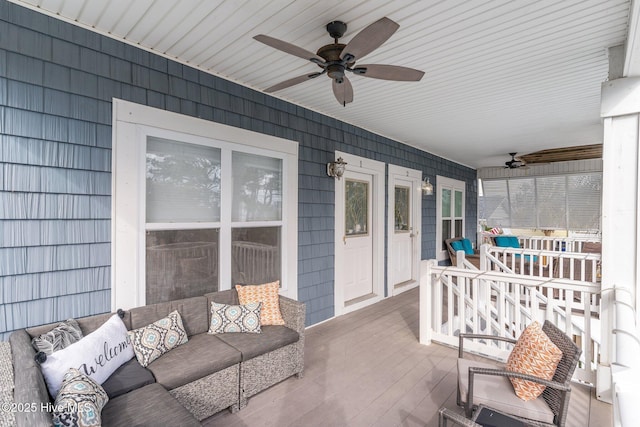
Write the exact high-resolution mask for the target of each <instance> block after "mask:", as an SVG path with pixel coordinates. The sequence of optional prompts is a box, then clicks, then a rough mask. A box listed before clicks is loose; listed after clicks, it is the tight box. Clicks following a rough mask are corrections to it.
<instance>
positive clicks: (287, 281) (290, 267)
mask: <svg viewBox="0 0 640 427" xmlns="http://www.w3.org/2000/svg"><path fill="white" fill-rule="evenodd" d="M158 132H160V133H161V134H162V135H163V136H165V137H166V136H167V135H170V134H172V133H175V134H177V135H180V137H181V138H182V139H184V137H185V135H186V136H187V138H188V139H193V141H198V142H200V143H204V144H205V145H206V141H207V140H209V141H211V140H215V141H216V145H217V146H218V145H222V146H226V147H228V148H233V147H235V148H236V149H241V150H242V151H245V152H250V153H256V154H262V155H269V154H270V153H271V155H274V154H277V156H278V157H280V158H282V159H283V183H282V185H283V212H282V220H281V221H280V223H279V224H278V223H277V222H276V221H273V222H271V221H269V222H268V225H270V226H273V225H279V226H281V227H282V236H283V238H282V269H281V271H282V280H281V289H280V293H281V294H282V295H285V296H287V297H289V298H292V299H297V296H298V295H297V294H298V286H297V278H298V143H297V142H295V141H289V140H286V139H282V138H277V137H274V136H270V135H264V134H260V133H256V132H252V131H248V130H244V129H240V128H235V127H231V126H226V125H222V124H219V123H214V122H210V121H206V120H202V119H198V118H195V117H190V116H185V115H181V114H177V113H173V112H170V111H165V110H160V109H157V108H152V107H147V106H144V105H140V104H135V103H132V102H128V101H123V100H120V99H114V100H113V130H112V138H113V150H112V171H111V177H112V178H111V179H112V201H111V203H112V205H111V218H112V227H111V230H112V236H111V242H112V243H111V260H112V262H111V307H112V309H113V310H116V309H118V308H123V309H128V308H132V307H138V306H141V305H145V206H144V204H145V174H144V170H145V168H144V165H145V144H144V143H143V142H144V141H146V136H147V135H149V134H153V133H158ZM265 147H268V149H265ZM227 173H229V174H230V173H231V172H230V171H228V172H227ZM222 197H223V199H222V201H221V202H222V203H225V202H227V203H228V202H229V200H226V201H225V199H224V197H225V195H224V194H223V195H222ZM226 197H229V195H227V196H226ZM132 218H133V219H135V220H132ZM228 220H229V221H230V218H229V219H228ZM223 221H224V219H223V218H221V222H220V223H222V222H223ZM220 223H218V222H213V223H199V224H193V225H194V227H202V226H205V227H210V226H218V225H219V224H220ZM234 225H238V223H234ZM247 225H250V226H252V227H254V226H257V225H260V224H258V223H253V222H252V223H249V224H247ZM168 227H169V225H167V224H153V225H150V226H147V227H146V228H147V229H166V228H168ZM223 234H225V233H222V232H221V233H220V242H219V244H220V247H221V248H222V247H225V246H223V245H228V246H230V244H231V236H230V235H229V236H224V235H223ZM229 252H230V251H222V250H221V251H220V257H221V258H220V263H221V265H222V263H224V262H229V263H230V259H226V258H228V257H229V256H230V254H229ZM219 280H220V284H219V286H220V289H221V290H223V289H229V287H230V284H231V278H230V277H223V276H222V272H221V276H220V278H219Z"/></svg>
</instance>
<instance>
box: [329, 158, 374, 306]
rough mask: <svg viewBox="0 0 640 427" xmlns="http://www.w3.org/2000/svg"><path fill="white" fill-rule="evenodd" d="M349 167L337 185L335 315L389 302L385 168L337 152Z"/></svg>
mask: <svg viewBox="0 0 640 427" xmlns="http://www.w3.org/2000/svg"><path fill="white" fill-rule="evenodd" d="M338 157H342V158H343V159H344V161H346V162H347V165H346V169H345V173H344V175H343V176H342V178H341V179H336V180H335V254H334V259H335V299H334V301H335V314H336V315H341V314H344V313H347V312H350V311H354V310H357V309H360V308H362V307H365V306H367V305H369V304H373V303H375V302H377V301H380V300H381V299H382V298H384V241H385V238H384V237H385V236H384V228H385V227H384V205H385V187H384V182H385V170H386V166H385V164H384V163H381V162H378V161H375V160H370V159H366V158H363V157H358V156H353V155H351V154H347V153H343V152H336V158H338Z"/></svg>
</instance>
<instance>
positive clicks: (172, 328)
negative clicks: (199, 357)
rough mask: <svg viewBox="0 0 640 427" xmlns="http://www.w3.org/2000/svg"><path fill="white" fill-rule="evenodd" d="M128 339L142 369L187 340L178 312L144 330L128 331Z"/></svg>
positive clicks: (173, 312)
mask: <svg viewBox="0 0 640 427" xmlns="http://www.w3.org/2000/svg"><path fill="white" fill-rule="evenodd" d="M129 338H130V339H131V343H132V344H133V351H134V353H135V354H136V358H137V359H138V362H139V363H140V364H141V365H142V366H143V367H146V366H147V365H149V363H151V362H153V361H154V360H156V359H157V358H158V357H160V356H162V355H163V354H165V353H166V352H168V351H169V350H171V349H173V348H175V347H177V346H179V345H181V344H184V343H186V342H187V341H188V340H189V339H188V338H187V332H186V331H185V330H184V326H183V325H182V317H180V313H178V310H175V311H172V312H171V313H169V315H168V316H167V317H165V318H164V319H160V320H158V321H157V322H153V323H152V324H150V325H148V326H145V327H144V328H139V329H134V330H133V331H129Z"/></svg>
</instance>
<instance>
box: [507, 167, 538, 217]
mask: <svg viewBox="0 0 640 427" xmlns="http://www.w3.org/2000/svg"><path fill="white" fill-rule="evenodd" d="M508 185H509V207H510V208H511V227H532V228H535V227H536V226H537V224H536V192H535V188H536V187H535V183H534V179H533V178H523V179H512V180H509V181H508Z"/></svg>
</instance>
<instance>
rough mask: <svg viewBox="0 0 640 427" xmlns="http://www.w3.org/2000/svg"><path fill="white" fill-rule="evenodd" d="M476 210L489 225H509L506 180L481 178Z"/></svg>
mask: <svg viewBox="0 0 640 427" xmlns="http://www.w3.org/2000/svg"><path fill="white" fill-rule="evenodd" d="M482 194H483V195H482V197H480V201H479V206H478V211H479V212H480V219H484V220H486V222H487V225H489V226H491V227H496V226H499V227H510V226H511V221H510V220H509V196H508V193H507V181H506V180H483V181H482Z"/></svg>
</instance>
